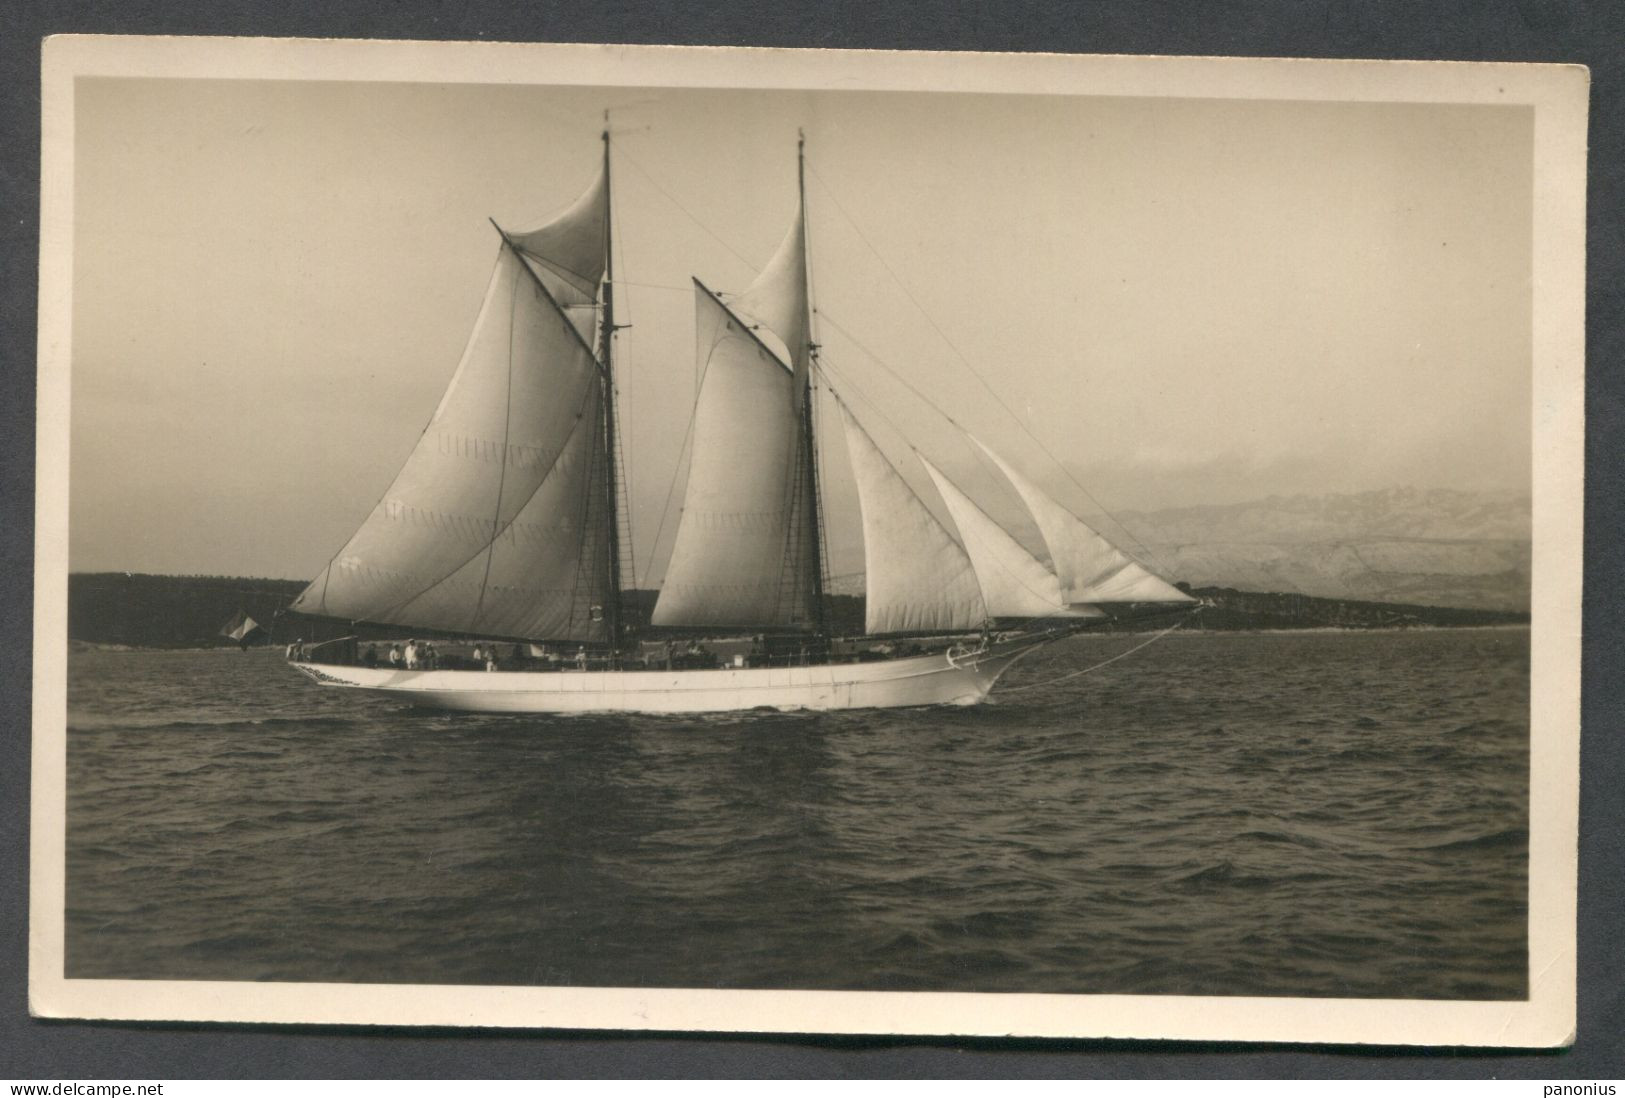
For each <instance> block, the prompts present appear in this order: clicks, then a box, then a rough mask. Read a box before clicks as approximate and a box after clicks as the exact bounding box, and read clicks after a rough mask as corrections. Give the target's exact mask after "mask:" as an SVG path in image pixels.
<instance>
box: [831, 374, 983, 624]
mask: <svg viewBox="0 0 1625 1098" xmlns="http://www.w3.org/2000/svg"><path fill="white" fill-rule="evenodd" d="M841 421H842V423H843V424H844V426H845V427H846V448H847V453H848V455H849V456H850V457H851V460H852V476H853V479H854V480H856V481H857V486H858V506H859V509H860V510H861V511H862V513H863V560H864V571H865V599H864V631H865V632H868V633H923V632H932V631H938V630H940V631H942V632H953V631H956V630H971V629H976V628H978V627H980V626H981V625H982V623H983V622H984V621H985V620H986V619H987V609H986V606H985V604H984V603H983V601H982V590H981V587H980V586H979V585H978V583H977V582H976V572H975V569H974V568H973V566H972V565H971V559H970V557H968V556H966V555H965V550H963V549H961V548H960V547H959V543H958V542H956V541H954V539H953V536H952V535H951V534H949V533H948V531H947V529H946V528H945V527H944V526H943V525H942V523H940V522H938V521H937V517H936V516H935V515H933V514H932V513H931V511H930V509H929V508H927V507H926V506H925V504H924V503H922V502H920V498H919V496H917V495H915V494H914V490H913V489H912V488H910V487H909V486H908V482H907V481H905V480H904V479H903V478H902V476H901V475H899V473H898V472H897V470H896V469H895V468H893V467H892V463H891V462H890V461H888V460H886V456H885V454H883V453H881V451H880V447H878V446H876V445H875V441H874V439H872V438H870V437H869V434H868V432H867V431H865V430H864V429H863V428H862V427H861V426H859V425H858V421H857V420H856V419H854V418H853V416H852V413H851V412H849V411H848V410H847V409H846V407H845V406H844V405H842V406H841Z"/></svg>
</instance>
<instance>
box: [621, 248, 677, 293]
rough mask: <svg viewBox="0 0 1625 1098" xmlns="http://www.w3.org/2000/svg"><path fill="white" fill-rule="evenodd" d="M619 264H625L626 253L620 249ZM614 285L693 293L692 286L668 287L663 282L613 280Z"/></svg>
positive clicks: (626, 279) (627, 279)
mask: <svg viewBox="0 0 1625 1098" xmlns="http://www.w3.org/2000/svg"><path fill="white" fill-rule="evenodd" d="M621 262H622V263H625V262H626V251H625V249H622V251H621ZM615 285H617V286H636V287H638V288H639V289H640V290H674V291H676V292H677V293H682V294H691V293H693V292H694V287H693V286H692V285H690V286H669V285H667V284H666V283H664V282H633V281H632V280H631V279H630V278H617V279H616V280H615Z"/></svg>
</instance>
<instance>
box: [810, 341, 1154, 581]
mask: <svg viewBox="0 0 1625 1098" xmlns="http://www.w3.org/2000/svg"><path fill="white" fill-rule="evenodd" d="M820 315H821V316H822V317H823V318H824V323H826V324H828V325H829V326H830V327H831V328H834V329H835V330H836V331H837V332H839V333H840V334H841V335H842V336H844V337H846V338H847V339H848V340H850V341H851V342H852V344H853V346H855V347H856V348H857V349H858V350H859V351H861V352H863V354H864V355H866V356H867V357H868V358H869V359H870V360H871V361H872V362H874V364H875V365H876V366H879V367H880V368H881V369H882V370H884V371H885V372H886V373H888V374H890V375H891V377H892V379H893V380H895V381H896V382H897V383H898V384H899V385H902V386H903V387H904V388H905V389H907V390H908V391H909V392H911V393H913V394H914V395H915V396H916V397H918V398H919V399H920V400H921V401H923V402H924V403H925V405H926V406H927V407H929V408H930V409H931V410H932V411H934V412H936V413H937V415H939V416H941V417H942V418H943V419H945V420H946V421H947V422H948V423H949V424H951V425H952V426H953V427H954V428H955V429H956V430H958V431H959V433H960V434H961V435H963V436H964V437H965V438H966V439H967V440H969V439H973V438H974V436H973V435H972V434H971V432H970V430H969V429H968V428H967V427H966V426H965V425H964V424H962V423H960V422H959V421H958V420H957V419H955V418H954V417H953V416H952V415H950V414H949V413H948V412H947V411H946V410H944V409H943V408H942V406H941V405H939V404H937V402H936V401H934V400H932V399H931V398H930V397H928V396H926V395H925V394H924V393H923V392H921V391H920V390H919V388H917V387H916V386H915V385H914V384H913V383H912V382H910V381H909V380H908V379H907V378H906V377H903V376H902V375H901V374H899V373H898V372H897V371H896V369H894V368H893V367H892V366H891V365H890V364H888V363H887V362H886V360H885V359H883V358H881V357H880V356H879V355H878V354H876V353H875V352H874V351H873V350H871V349H870V348H869V347H868V346H867V345H866V344H864V342H863V341H862V340H860V339H858V337H857V336H855V335H853V334H852V333H851V332H849V331H847V330H846V329H845V328H843V327H842V326H841V324H840V322H839V321H837V320H836V319H835V318H834V317H832V316H830V315H829V313H827V312H825V313H822V314H820ZM865 399H866V400H867V399H869V398H867V397H865ZM869 402H870V403H871V404H874V403H875V402H874V401H873V400H870V401H869ZM887 422H888V423H891V424H892V427H893V429H894V430H897V431H898V433H899V434H903V432H902V431H901V430H900V429H898V428H897V425H896V424H895V423H893V422H892V421H891V419H890V418H889V417H887ZM904 441H905V442H906V441H907V435H904ZM909 445H910V448H913V444H912V443H910V444H909ZM1040 445H1042V444H1040ZM971 449H972V450H974V449H976V447H971ZM977 460H978V461H980V460H981V459H980V458H978V459H977ZM1051 460H1054V459H1053V457H1052V458H1051ZM1063 471H1064V470H1063ZM999 479H1000V481H1001V482H1002V481H1003V480H1004V478H1003V477H1002V476H1001V477H1000V478H999ZM1069 479H1070V477H1069ZM1074 483H1076V482H1075V481H1074ZM1084 495H1086V496H1088V495H1089V492H1088V490H1087V489H1085V490H1084ZM1089 499H1090V500H1091V501H1092V502H1093V503H1094V504H1095V506H1096V507H1098V508H1100V512H1101V513H1102V514H1103V515H1105V516H1106V517H1107V518H1109V519H1111V520H1112V522H1113V524H1115V525H1116V526H1117V527H1118V528H1119V529H1120V530H1122V531H1123V533H1125V534H1127V535H1128V537H1129V538H1130V539H1131V540H1132V541H1133V542H1134V544H1136V545H1138V546H1139V547H1140V550H1141V551H1142V552H1143V553H1144V554H1145V555H1146V556H1147V557H1149V558H1151V560H1153V561H1154V562H1155V563H1156V564H1157V567H1158V570H1159V571H1162V572H1169V571H1172V569H1170V568H1169V567H1168V564H1167V562H1166V561H1164V560H1162V558H1161V557H1160V556H1159V555H1158V554H1157V552H1156V550H1154V549H1152V548H1151V547H1150V546H1149V545H1147V544H1145V543H1144V542H1143V541H1141V540H1140V539H1139V538H1138V537H1136V536H1135V534H1134V531H1132V530H1130V529H1129V528H1128V527H1126V526H1124V525H1123V524H1122V523H1121V522H1119V521H1118V519H1117V518H1116V517H1115V516H1114V515H1112V514H1111V513H1110V512H1109V511H1107V510H1106V509H1105V508H1104V507H1103V506H1102V505H1101V503H1100V501H1099V500H1097V499H1095V498H1094V497H1093V496H1089ZM1124 555H1125V556H1129V557H1130V560H1131V561H1132V560H1133V558H1132V555H1131V554H1127V553H1125V554H1124Z"/></svg>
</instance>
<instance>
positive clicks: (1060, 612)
mask: <svg viewBox="0 0 1625 1098" xmlns="http://www.w3.org/2000/svg"><path fill="white" fill-rule="evenodd" d="M823 365H824V364H823V363H820V369H822V368H823ZM828 377H829V375H828V374H826V375H825V379H826V380H828ZM842 384H843V385H845V384H846V382H845V381H843V382H842ZM854 388H855V387H854ZM857 392H858V394H859V395H860V396H862V397H863V399H864V401H865V402H866V403H867V404H869V405H870V406H871V407H873V408H874V409H875V410H876V411H877V412H879V413H880V417H881V418H882V419H884V420H885V421H886V423H887V424H888V425H889V426H890V427H891V429H892V430H893V431H896V432H897V433H898V435H899V436H901V437H902V439H903V444H904V445H905V446H907V447H908V448H909V449H910V450H911V451H913V453H914V456H915V457H916V458H917V459H921V460H923V455H921V453H920V450H919V447H917V446H915V445H914V444H913V443H911V442H909V440H908V436H907V435H905V434H903V431H902V429H901V428H899V427H898V426H897V424H896V422H894V421H893V420H892V418H891V417H890V416H888V415H886V412H885V410H884V409H883V408H881V406H880V405H879V404H877V403H876V402H875V401H874V400H872V399H871V398H870V397H868V396H867V395H866V394H864V393H863V391H862V390H861V389H858V390H857ZM830 393H831V395H833V396H835V399H836V400H837V401H839V402H840V404H841V406H842V407H844V408H846V409H847V410H848V411H849V412H850V411H851V406H850V405H848V404H847V403H846V401H844V400H842V399H841V397H840V395H839V394H838V393H837V392H836V390H835V387H834V386H833V385H831V386H830ZM938 411H939V412H941V409H938ZM942 414H943V415H944V416H946V415H947V413H946V412H942ZM853 418H854V419H856V418H857V417H856V415H855V414H854V415H853ZM859 426H860V427H861V426H862V423H861V422H860V423H859ZM872 438H873V436H871V440H872ZM877 445H878V444H877ZM881 457H883V458H885V457H886V455H885V453H884V452H882V454H881ZM886 461H887V463H888V464H890V465H891V467H892V471H893V472H895V473H896V474H897V475H898V476H899V477H902V475H903V474H902V470H900V469H898V468H897V465H896V463H895V462H892V460H891V459H890V458H886ZM903 483H904V485H905V486H907V487H908V488H909V490H910V491H911V492H912V491H913V487H912V486H911V485H908V482H907V481H906V480H905V481H904V482H903ZM950 483H951V482H950ZM956 487H957V485H956ZM960 494H962V495H965V498H966V500H968V501H969V502H970V505H971V506H972V507H974V508H976V510H977V511H979V512H981V515H982V517H983V518H985V519H987V521H988V522H990V523H992V524H993V525H994V526H998V527H999V529H1001V530H1003V529H1004V527H1003V526H1001V525H1000V524H999V523H998V522H996V521H994V519H993V517H992V516H991V515H989V514H988V513H987V511H985V510H983V508H982V507H981V506H980V505H979V504H977V502H976V501H975V500H972V499H971V498H970V496H969V495H968V494H965V492H964V490H963V489H960ZM938 495H939V496H940V495H941V493H940V492H939V493H938ZM914 497H915V498H916V499H920V494H919V493H918V492H914ZM920 502H921V504H922V505H923V504H924V502H925V501H924V500H923V499H921V500H920ZM943 503H944V504H946V503H947V500H943ZM928 509H929V508H928ZM949 517H950V518H952V517H953V509H952V508H951V507H950V508H949ZM955 528H956V529H958V525H957V524H955ZM1005 533H1006V534H1007V535H1008V534H1009V531H1005ZM1011 540H1012V541H1014V540H1015V539H1014V537H1013V536H1012V537H1011ZM959 541H960V544H961V548H962V549H964V551H965V553H966V554H967V555H969V553H970V549H969V547H968V545H967V544H966V543H967V542H968V541H969V535H968V534H967V533H966V532H965V531H964V530H962V529H961V530H959ZM978 543H980V541H979V542H978ZM1016 544H1017V545H1021V543H1020V542H1016ZM1022 548H1023V549H1025V548H1026V547H1025V546H1022ZM1030 555H1031V554H1029V556H1030ZM1033 559H1034V560H1038V558H1037V557H1034V558H1033ZM994 563H995V564H997V565H998V566H999V570H1000V571H1001V572H1002V573H1003V574H1004V575H1005V576H1007V577H1008V578H1009V579H1010V581H1011V582H1013V583H1014V584H1016V586H1018V587H1020V588H1021V589H1022V590H1023V591H1026V592H1027V593H1028V594H1029V595H1031V596H1032V597H1033V598H1035V599H1037V600H1039V601H1040V602H1042V603H1044V604H1045V605H1051V604H1050V601H1049V598H1048V597H1047V596H1046V595H1045V594H1044V593H1043V592H1041V591H1035V590H1033V589H1032V587H1031V586H1029V585H1028V583H1027V582H1026V580H1024V579H1022V577H1021V576H1020V575H1018V574H1017V573H1016V572H1014V571H1013V570H1011V568H1010V566H1009V565H1007V564H1006V563H1005V562H1004V561H1002V560H998V559H997V558H996V557H995V558H994ZM1038 564H1039V567H1043V566H1044V564H1043V561H1038ZM972 570H973V571H974V570H975V565H974V563H973V564H972ZM1051 574H1052V575H1053V574H1054V573H1053V570H1051ZM977 587H978V588H980V587H981V577H980V574H978V576H977ZM1061 598H1062V599H1063V602H1062V604H1061V605H1058V606H1056V607H1055V608H1054V609H1053V610H1051V611H1050V612H1049V613H1047V614H1043V615H1037V616H1035V617H1034V619H1033V620H1034V621H1048V620H1050V619H1051V618H1062V617H1064V618H1068V619H1070V617H1071V615H1069V614H1067V609H1068V607H1067V606H1066V604H1065V602H1064V600H1065V598H1066V595H1065V592H1062V593H1061ZM983 599H984V601H985V599H986V593H985V592H984V593H983ZM989 616H991V615H989Z"/></svg>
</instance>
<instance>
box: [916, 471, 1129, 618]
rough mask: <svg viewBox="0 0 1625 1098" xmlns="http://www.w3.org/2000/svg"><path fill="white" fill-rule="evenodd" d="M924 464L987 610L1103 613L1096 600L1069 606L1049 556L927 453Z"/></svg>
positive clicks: (1033, 614) (1034, 614) (1025, 614)
mask: <svg viewBox="0 0 1625 1098" xmlns="http://www.w3.org/2000/svg"><path fill="white" fill-rule="evenodd" d="M920 464H921V465H924V466H925V471H926V472H927V473H930V474H931V480H932V481H933V482H934V483H935V484H936V486H937V491H938V492H939V493H941V495H942V501H943V502H944V503H946V504H947V505H948V513H949V514H950V515H951V516H952V517H953V520H954V525H955V526H957V527H959V536H960V537H961V538H962V539H964V542H965V552H966V553H967V554H968V555H969V556H970V560H971V564H972V565H973V566H974V567H975V569H976V579H977V582H978V583H980V584H981V587H982V599H983V601H984V602H985V603H986V604H987V612H988V613H989V614H990V615H992V616H993V617H995V618H1051V617H1066V618H1099V617H1104V616H1105V614H1104V612H1103V611H1100V610H1097V609H1095V608H1094V607H1092V606H1070V605H1068V604H1067V602H1066V601H1065V600H1064V599H1063V598H1062V596H1061V584H1060V581H1059V580H1058V579H1057V578H1056V576H1055V573H1054V572H1051V571H1050V570H1049V569H1048V568H1047V567H1045V565H1044V562H1043V561H1041V560H1039V559H1038V558H1037V557H1035V556H1033V555H1032V554H1031V553H1029V552H1027V550H1026V549H1024V548H1023V547H1022V545H1021V543H1020V542H1019V541H1017V540H1016V539H1015V538H1013V537H1011V536H1010V535H1009V533H1007V532H1006V531H1005V529H1004V527H1002V526H1000V525H999V524H998V523H997V522H995V521H993V519H992V518H991V517H989V516H988V514H987V512H985V511H983V510H982V509H981V508H980V507H978V506H977V505H976V503H975V502H974V501H973V500H972V499H971V498H970V497H969V496H967V495H966V494H965V493H964V492H962V491H960V489H959V486H958V485H956V484H955V483H954V482H953V481H951V480H949V479H948V478H947V477H946V476H945V475H944V474H943V472H942V470H940V469H938V468H937V467H936V466H935V465H932V464H931V463H930V462H929V461H927V460H926V459H925V458H924V457H921V458H920Z"/></svg>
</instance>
